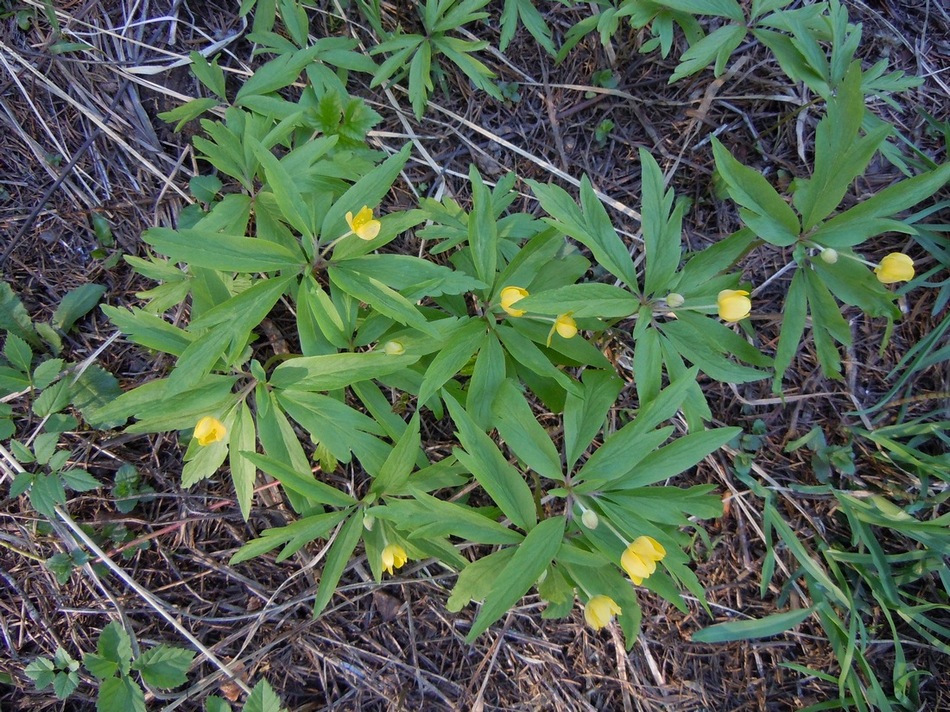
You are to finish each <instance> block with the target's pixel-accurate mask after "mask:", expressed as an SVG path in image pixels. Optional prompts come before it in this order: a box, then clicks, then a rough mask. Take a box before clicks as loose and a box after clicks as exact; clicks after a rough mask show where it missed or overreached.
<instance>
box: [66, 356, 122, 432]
mask: <svg viewBox="0 0 950 712" xmlns="http://www.w3.org/2000/svg"><path fill="white" fill-rule="evenodd" d="M69 390H70V397H71V399H72V404H73V407H75V408H78V409H79V410H80V412H81V413H82V416H83V418H85V419H86V421H87V422H88V423H89V424H90V425H91V426H93V427H94V428H109V427H115V426H116V425H120V424H121V423H117V422H115V421H113V422H111V423H110V422H106V421H102V420H99V419H98V418H97V417H96V412H97V409H99V408H102V407H103V406H105V405H107V404H108V403H111V402H112V401H114V400H115V399H116V398H118V397H119V396H120V395H122V389H121V388H120V387H119V381H118V380H116V377H115V376H113V375H112V374H111V373H109V372H108V371H106V370H105V369H104V368H102V367H101V366H98V365H97V364H92V365H91V366H89V367H88V368H87V369H86V370H85V371H83V372H82V375H80V376H79V379H78V380H77V381H76V382H75V383H72V384H71V385H70V389H69Z"/></svg>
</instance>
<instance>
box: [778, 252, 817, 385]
mask: <svg viewBox="0 0 950 712" xmlns="http://www.w3.org/2000/svg"><path fill="white" fill-rule="evenodd" d="M782 315H783V318H782V333H781V334H780V335H779V340H778V347H777V348H776V349H775V379H774V380H773V381H772V392H773V393H781V392H782V378H783V376H784V375H785V371H786V370H788V367H789V365H791V363H792V359H794V358H795V355H796V354H797V353H798V345H799V343H800V342H801V339H802V334H804V333H805V320H806V317H807V316H808V303H807V300H806V297H805V277H804V276H803V275H802V273H801V270H800V269H799V270H798V271H796V272H795V276H794V277H792V283H791V284H790V285H789V287H788V292H787V293H786V294H785V304H784V306H783V308H782Z"/></svg>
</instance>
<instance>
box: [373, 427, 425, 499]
mask: <svg viewBox="0 0 950 712" xmlns="http://www.w3.org/2000/svg"><path fill="white" fill-rule="evenodd" d="M420 447H421V439H420V435H419V413H418V412H416V413H415V414H413V416H412V419H411V420H410V421H409V427H407V428H406V430H405V431H404V432H403V434H402V437H400V438H399V440H398V441H397V442H396V446H395V447H394V448H393V449H392V452H390V453H389V457H387V458H386V462H384V463H383V466H382V468H380V470H379V474H378V475H376V478H375V479H374V480H373V485H372V487H371V490H370V491H371V492H373V493H374V494H375V495H376V496H377V497H381V496H383V495H385V494H389V493H390V492H397V491H399V490H400V489H402V487H403V485H405V484H406V482H407V481H408V480H409V475H410V474H411V473H412V470H413V468H414V467H415V465H416V458H417V457H418V455H419V452H420Z"/></svg>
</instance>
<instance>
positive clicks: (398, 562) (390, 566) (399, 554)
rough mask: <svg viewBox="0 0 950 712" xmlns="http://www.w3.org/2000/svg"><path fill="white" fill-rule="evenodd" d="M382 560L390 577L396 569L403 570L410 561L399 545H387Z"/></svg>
mask: <svg viewBox="0 0 950 712" xmlns="http://www.w3.org/2000/svg"><path fill="white" fill-rule="evenodd" d="M380 558H381V559H382V560H383V568H384V569H385V570H386V573H387V574H390V575H392V573H393V570H394V569H401V568H402V567H403V566H405V564H406V562H407V561H409V557H408V556H407V555H406V550H405V549H403V548H402V547H401V546H399V544H387V545H386V548H385V549H383V553H382V555H381V556H380Z"/></svg>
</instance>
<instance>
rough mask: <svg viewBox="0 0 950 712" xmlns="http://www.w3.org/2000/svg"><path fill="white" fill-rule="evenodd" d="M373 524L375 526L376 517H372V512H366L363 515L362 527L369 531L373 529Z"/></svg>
mask: <svg viewBox="0 0 950 712" xmlns="http://www.w3.org/2000/svg"><path fill="white" fill-rule="evenodd" d="M374 526H376V517H374V516H373V515H372V514H367V515H366V516H365V517H363V529H365V530H366V531H368V532H371V531H373V527H374Z"/></svg>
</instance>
